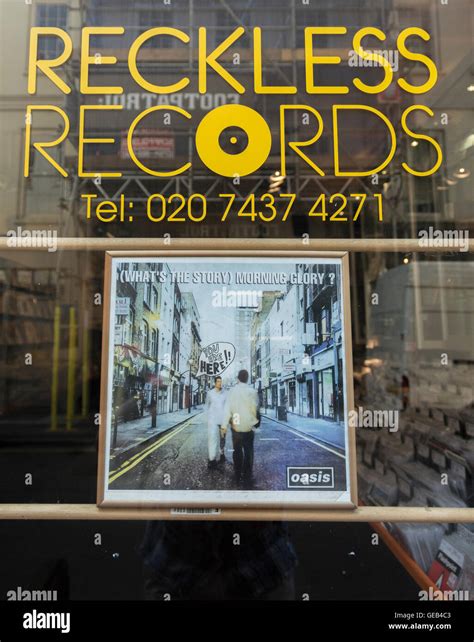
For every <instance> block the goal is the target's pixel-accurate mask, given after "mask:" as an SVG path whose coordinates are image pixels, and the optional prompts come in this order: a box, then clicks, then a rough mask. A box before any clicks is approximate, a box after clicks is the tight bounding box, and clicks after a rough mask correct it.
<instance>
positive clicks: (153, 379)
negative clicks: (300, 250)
mask: <svg viewBox="0 0 474 642" xmlns="http://www.w3.org/2000/svg"><path fill="white" fill-rule="evenodd" d="M108 260H109V266H110V277H111V278H110V291H109V292H108V293H107V295H108V301H107V305H108V310H109V341H108V351H107V353H106V354H104V355H103V358H104V359H105V360H106V364H107V366H106V371H107V390H106V398H105V402H104V400H103V408H105V415H106V416H105V422H104V426H103V428H102V429H103V431H104V433H103V435H102V440H101V444H102V446H101V464H102V467H103V474H102V475H101V480H100V482H99V503H100V504H101V505H102V504H103V505H107V504H112V505H113V504H129V505H137V504H143V503H145V504H150V505H158V506H159V505H163V506H171V507H172V506H176V507H180V506H181V507H184V506H193V505H195V506H208V507H211V506H212V507H215V508H219V507H220V506H239V505H243V504H245V505H256V506H257V505H260V506H263V507H264V506H265V505H269V506H270V505H271V506H275V505H289V506H298V505H301V506H316V507H317V506H334V507H337V506H341V507H347V506H350V505H352V501H351V497H352V493H351V491H352V490H353V489H351V488H350V482H349V480H350V473H349V469H350V464H351V453H350V451H351V449H350V446H349V444H350V440H349V438H348V430H349V429H348V425H347V421H346V417H347V411H346V409H347V407H348V406H347V397H346V390H347V385H346V382H347V377H348V373H349V372H350V364H348V359H347V355H348V354H350V353H349V350H348V347H349V346H350V338H348V337H347V336H346V333H347V331H346V330H345V328H347V327H348V324H347V323H345V319H344V317H345V315H346V314H348V312H347V310H348V301H347V300H344V298H345V296H347V295H345V292H346V290H345V288H344V278H346V276H345V273H344V268H343V261H342V259H341V258H333V257H323V256H321V257H312V258H306V257H305V258H300V257H295V258H279V257H268V258H267V257H264V258H262V257H257V256H255V257H252V258H248V257H246V258H224V257H221V256H219V257H217V256H215V257H212V256H211V257H206V258H194V257H191V256H190V257H178V256H173V255H167V256H164V257H163V258H157V257H148V256H140V257H130V256H123V257H118V256H113V257H112V258H110V257H109V259H108ZM348 341H349V343H348ZM104 403H105V405H104Z"/></svg>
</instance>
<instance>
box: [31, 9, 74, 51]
mask: <svg viewBox="0 0 474 642" xmlns="http://www.w3.org/2000/svg"><path fill="white" fill-rule="evenodd" d="M67 16H68V7H67V5H65V4H38V6H37V7H36V25H37V26H38V27H59V28H60V29H66V28H67ZM63 49H64V43H63V42H62V40H60V39H59V38H56V37H55V36H42V37H41V38H39V42H38V57H39V58H44V59H50V58H57V57H58V56H59V55H60V54H61V52H62V51H63Z"/></svg>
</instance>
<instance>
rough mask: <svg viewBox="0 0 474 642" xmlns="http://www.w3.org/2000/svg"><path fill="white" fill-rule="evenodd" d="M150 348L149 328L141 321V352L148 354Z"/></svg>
mask: <svg viewBox="0 0 474 642" xmlns="http://www.w3.org/2000/svg"><path fill="white" fill-rule="evenodd" d="M149 347H150V326H149V325H148V323H147V322H146V321H145V319H143V338H142V350H143V352H144V353H145V354H148V350H149Z"/></svg>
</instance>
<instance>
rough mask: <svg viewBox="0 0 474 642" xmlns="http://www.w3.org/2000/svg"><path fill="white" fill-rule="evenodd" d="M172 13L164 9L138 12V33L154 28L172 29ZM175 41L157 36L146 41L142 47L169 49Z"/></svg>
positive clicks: (167, 37)
mask: <svg viewBox="0 0 474 642" xmlns="http://www.w3.org/2000/svg"><path fill="white" fill-rule="evenodd" d="M173 23H174V20H173V12H172V11H170V10H166V9H142V10H140V11H139V12H138V26H139V33H144V32H145V31H148V29H151V28H153V27H155V26H160V27H173V26H175V24H173ZM177 44H178V43H177V41H176V40H175V39H174V38H170V37H169V36H157V37H155V38H150V39H149V40H147V41H146V42H145V43H144V44H143V47H144V48H146V47H148V48H149V49H171V47H174V46H175V45H177Z"/></svg>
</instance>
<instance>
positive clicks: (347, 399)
mask: <svg viewBox="0 0 474 642" xmlns="http://www.w3.org/2000/svg"><path fill="white" fill-rule="evenodd" d="M219 245H220V243H219V241H216V242H215V249H214V248H209V244H207V243H202V244H201V243H200V242H199V241H198V240H189V243H188V242H185V241H184V240H180V242H179V249H178V248H173V246H172V244H171V245H170V246H167V245H165V244H164V245H163V249H162V250H160V251H155V250H154V251H140V250H136V251H109V252H106V255H105V277H104V315H103V339H102V373H101V424H100V435H99V470H98V487H97V505H98V506H99V507H100V508H101V509H102V508H104V509H107V508H109V507H110V508H117V507H127V508H129V509H130V508H132V507H135V508H137V507H138V508H142V509H144V508H148V509H150V508H151V509H153V508H156V509H160V513H161V512H162V511H163V510H166V511H168V510H169V511H170V515H175V516H176V517H177V518H179V517H180V516H181V517H182V516H183V515H184V514H194V515H196V517H198V518H204V519H205V518H210V519H212V518H215V517H216V516H217V515H218V514H219V513H221V512H223V511H229V510H232V511H234V510H239V512H240V511H245V510H249V511H252V512H254V513H255V511H260V514H261V516H262V519H265V509H267V514H268V515H270V514H271V513H273V514H274V512H275V511H274V509H281V510H282V511H284V512H285V513H288V511H292V510H295V511H302V510H304V511H305V512H307V511H312V510H315V511H318V510H322V509H346V510H348V509H349V510H351V509H354V508H355V507H356V505H357V481H356V456H355V429H354V428H353V427H352V428H351V427H350V426H349V422H348V414H349V411H350V410H352V409H353V407H354V400H353V384H352V342H351V320H350V288H349V261H348V253H347V252H341V251H334V252H333V251H323V252H321V251H315V250H312V249H305V246H304V245H302V243H301V241H299V242H298V241H293V240H288V242H285V243H284V247H282V241H281V240H280V241H278V242H277V243H276V242H275V243H274V242H273V241H272V240H265V241H264V242H261V244H260V243H259V244H258V247H257V245H256V244H255V243H253V244H252V246H251V248H250V249H249V246H248V245H247V243H246V240H245V239H242V243H241V246H242V247H241V249H232V250H229V249H224V247H219ZM260 261H261V263H262V264H265V265H267V266H271V269H275V268H276V266H279V269H282V266H283V265H285V264H286V265H288V266H291V265H295V266H296V265H297V264H299V265H306V264H307V265H321V266H323V265H335V266H337V267H338V268H339V271H337V270H336V271H335V272H334V274H335V277H334V280H333V283H334V282H337V283H336V292H338V293H339V294H338V297H339V298H337V297H336V310H337V309H339V314H340V318H341V324H340V337H341V340H340V344H338V345H339V348H338V347H335V348H334V353H335V354H336V355H341V356H342V367H343V375H342V378H340V380H342V382H343V391H342V398H343V409H342V413H341V409H340V408H339V413H340V415H342V417H343V425H344V448H343V450H342V453H343V459H344V470H345V487H344V490H343V492H342V493H340V494H339V495H338V496H337V497H335V492H334V493H333V494H332V496H331V497H329V498H328V499H327V500H325V499H323V497H322V496H321V493H322V494H323V495H325V496H327V491H325V490H322V489H314V488H312V487H311V482H309V484H310V487H309V488H308V487H298V488H297V489H294V488H293V489H291V490H290V489H288V488H287V489H285V490H283V491H282V490H272V489H268V488H263V489H262V488H258V487H257V489H245V488H244V489H231V490H225V489H224V490H221V489H219V488H216V489H205V490H192V489H176V490H175V489H173V488H171V489H164V488H161V489H159V490H157V489H153V490H152V491H151V492H147V491H146V490H145V491H144V490H143V489H140V488H137V489H131V492H129V490H130V489H127V488H122V489H119V492H116V491H115V490H114V489H113V488H112V489H111V488H110V487H109V473H110V466H109V464H110V459H109V456H110V446H111V438H112V434H111V430H112V412H111V411H112V385H113V372H111V370H112V368H113V352H114V347H115V341H114V336H115V334H114V332H113V329H114V327H115V325H114V324H115V312H114V309H115V308H114V306H115V303H116V289H115V284H114V279H115V274H114V268H115V266H116V265H117V264H118V263H124V264H127V263H134V262H135V263H157V264H159V263H161V264H172V265H180V266H182V270H180V271H182V272H189V273H194V272H193V270H195V268H196V265H193V263H194V264H197V263H199V264H200V265H204V266H205V265H206V264H207V265H209V264H210V263H214V264H216V263H217V264H219V263H220V264H227V265H230V264H231V263H233V264H234V265H239V263H241V264H242V265H243V266H245V269H246V271H247V272H248V271H252V267H253V266H254V265H255V264H256V263H258V262H260ZM186 266H187V267H186ZM203 270H204V271H206V270H205V267H204V268H203ZM337 272H338V275H337V274H336V273H337ZM293 273H294V272H292V274H293ZM288 274H290V273H289V272H288ZM292 278H293V277H292ZM298 278H299V277H298ZM321 278H325V277H324V276H323V277H321ZM298 286H300V287H305V284H298ZM183 287H186V286H183ZM272 287H273V286H269V289H270V290H271V288H272ZM279 287H280V286H275V287H273V289H274V290H277V289H278V288H279ZM289 290H291V288H289ZM331 301H333V299H331ZM338 306H339V308H338ZM160 321H161V319H160ZM159 325H160V323H159V322H158V326H159ZM216 341H217V339H216ZM219 341H222V335H219ZM330 341H331V339H330V338H328V339H327V342H328V344H330ZM332 341H333V346H334V343H335V339H334V337H333V338H332ZM158 349H159V348H158ZM338 350H339V352H338ZM336 358H339V357H336ZM157 361H158V359H157ZM295 361H296V360H295ZM111 364H112V365H111ZM160 367H161V366H160ZM310 368H312V365H311V366H310ZM181 370H182V368H181ZM189 370H190V371H191V366H189ZM310 372H311V376H312V380H313V381H315V375H314V372H315V371H314V370H310ZM155 374H156V373H155ZM328 376H329V375H328ZM333 377H334V374H333ZM295 378H296V369H295ZM154 381H155V384H153V385H154V386H155V390H154V391H153V390H152V392H151V395H152V399H151V402H152V404H153V403H156V404H157V403H158V401H155V400H156V399H157V398H158V395H159V393H160V386H161V385H162V383H161V374H160V370H158V374H157V376H155V378H154ZM252 384H253V385H255V381H254V382H252ZM323 385H324V384H323ZM333 386H334V382H333ZM338 393H339V391H338ZM148 394H150V391H149V390H148ZM188 394H190V395H191V401H189V400H188V402H187V405H188V406H189V405H190V404H192V395H193V387H192V383H191V385H190V386H189V387H188ZM326 396H327V395H326ZM328 398H329V397H328ZM181 399H182V400H183V398H181ZM198 401H203V399H199V400H198ZM142 403H143V402H142ZM335 403H336V402H335V401H334V400H333V406H334V404H335ZM178 405H179V404H178ZM182 405H184V408H183V409H185V408H186V402H185V401H184V403H183V404H182ZM273 410H275V416H276V409H273ZM313 412H314V411H313ZM333 412H334V410H333ZM159 417H160V415H159V414H158V419H159ZM264 418H266V417H265V416H264ZM272 421H273V419H272ZM268 422H270V418H269V417H268ZM273 423H275V421H273ZM272 425H273V424H272ZM115 426H116V424H115ZM183 430H184V429H183ZM186 430H187V428H186ZM200 430H201V432H202V435H201V441H202V439H204V432H205V430H204V428H203V427H201V428H200ZM294 432H295V434H296V433H298V429H295V431H294ZM170 433H172V430H171V431H170ZM167 434H168V433H167ZM160 439H161V438H160V437H158V440H160ZM228 439H229V438H228ZM262 439H263V438H262ZM300 439H301V440H303V443H304V441H309V442H313V443H315V442H318V441H319V440H318V439H316V438H315V437H314V436H313V437H311V435H309V434H308V433H305V434H304V433H301V436H300ZM268 441H270V439H268ZM228 443H229V442H228ZM319 444H320V445H324V443H323V442H321V441H319ZM139 446H140V443H139ZM326 448H327V449H328V450H329V451H330V450H332V451H333V454H337V453H338V456H340V455H341V450H339V451H338V450H337V449H335V448H332V449H331V448H330V447H329V446H328V445H327V443H326ZM132 453H133V454H132V455H131V458H134V459H132V462H133V461H136V460H137V459H140V458H141V456H142V454H144V459H146V458H147V457H148V455H146V454H145V453H141V452H140V453H139V454H138V455H137V452H135V451H133V450H132ZM201 454H202V453H201ZM126 461H128V460H126ZM204 463H205V462H204V461H202V457H201V460H199V462H198V463H197V464H196V468H197V469H199V470H202V466H203V465H204ZM310 463H311V462H310ZM226 466H227V472H230V471H231V468H232V464H231V463H230V462H229V463H228V465H227V464H226ZM330 467H331V466H329V468H330ZM288 468H291V469H292V468H298V466H296V465H295V466H291V465H288V466H287V473H288ZM304 468H316V469H321V468H324V466H322V465H321V464H320V465H319V466H310V465H309V464H306V463H305V466H304ZM124 474H128V469H127V471H126V473H124ZM288 474H289V473H288ZM295 474H296V475H298V473H295ZM304 474H305V475H306V474H307V473H304ZM317 474H319V475H321V473H319V472H318V473H317ZM332 476H333V477H332V479H333V481H334V479H335V478H336V477H337V474H336V472H335V471H334V470H333V473H332ZM320 479H321V477H320ZM257 481H258V480H257ZM280 482H281V480H280V481H279V482H278V483H280ZM296 483H300V481H299V480H298V482H296ZM303 483H308V482H303ZM338 492H339V491H338ZM288 493H291V499H290V496H289V495H288ZM205 494H207V495H206V496H204V495H205ZM315 494H318V497H317V498H316V497H315ZM269 509H273V510H269ZM269 518H270V517H269ZM273 518H274V517H273Z"/></svg>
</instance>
